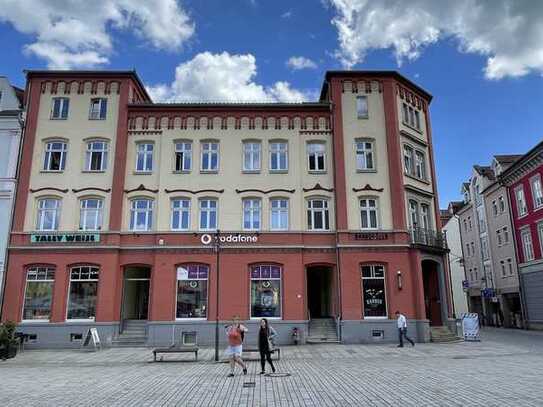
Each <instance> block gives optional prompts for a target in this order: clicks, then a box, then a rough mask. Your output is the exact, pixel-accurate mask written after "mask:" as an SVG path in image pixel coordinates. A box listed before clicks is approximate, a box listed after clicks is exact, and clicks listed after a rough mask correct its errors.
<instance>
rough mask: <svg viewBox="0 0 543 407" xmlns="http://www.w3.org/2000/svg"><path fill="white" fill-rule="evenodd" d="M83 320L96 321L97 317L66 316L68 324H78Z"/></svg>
mask: <svg viewBox="0 0 543 407" xmlns="http://www.w3.org/2000/svg"><path fill="white" fill-rule="evenodd" d="M81 322H95V318H73V319H68V318H66V323H67V324H77V323H81Z"/></svg>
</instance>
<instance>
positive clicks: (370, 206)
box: [360, 198, 379, 229]
mask: <svg viewBox="0 0 543 407" xmlns="http://www.w3.org/2000/svg"><path fill="white" fill-rule="evenodd" d="M360 225H361V228H362V229H378V228H379V207H378V205H377V199H374V198H363V199H361V200H360Z"/></svg>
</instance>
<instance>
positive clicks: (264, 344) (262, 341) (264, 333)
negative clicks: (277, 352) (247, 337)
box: [258, 318, 277, 374]
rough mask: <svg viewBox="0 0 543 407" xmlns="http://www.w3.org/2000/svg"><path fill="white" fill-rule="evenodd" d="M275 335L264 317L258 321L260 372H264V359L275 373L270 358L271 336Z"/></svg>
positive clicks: (271, 348)
mask: <svg viewBox="0 0 543 407" xmlns="http://www.w3.org/2000/svg"><path fill="white" fill-rule="evenodd" d="M276 336H277V332H275V329H273V328H272V327H271V326H270V325H269V324H268V320H267V319H266V318H262V320H261V321H260V330H259V331H258V350H259V351H260V366H261V367H262V371H261V372H260V374H264V373H266V360H267V361H268V363H269V364H270V366H271V369H272V372H274V373H275V366H273V362H272V359H271V352H272V350H273V338H275V337H276Z"/></svg>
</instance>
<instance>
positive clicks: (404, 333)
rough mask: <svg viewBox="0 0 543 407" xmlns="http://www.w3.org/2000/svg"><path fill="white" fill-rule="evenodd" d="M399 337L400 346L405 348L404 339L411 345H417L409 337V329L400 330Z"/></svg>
mask: <svg viewBox="0 0 543 407" xmlns="http://www.w3.org/2000/svg"><path fill="white" fill-rule="evenodd" d="M398 336H399V337H400V346H403V338H405V339H406V340H407V341H408V342H409V343H410V344H411V345H415V342H413V340H412V339H411V338H410V337H408V336H407V328H398Z"/></svg>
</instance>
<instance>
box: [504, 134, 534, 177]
mask: <svg viewBox="0 0 543 407" xmlns="http://www.w3.org/2000/svg"><path fill="white" fill-rule="evenodd" d="M542 154H543V141H541V142H539V143H538V144H536V145H535V146H534V147H532V148H531V149H530V150H529V151H528V152H527V153H526V154H524V155H522V156H521V157H520V158H518V159H517V160H515V162H514V163H513V164H511V165H510V166H509V167H508V168H507V169H506V170H505V171H504V172H502V173H501V174H500V177H499V178H500V181H502V182H504V183H506V184H507V183H509V182H512V181H513V180H514V179H515V176H514V175H513V174H514V173H515V172H516V171H517V170H519V169H521V168H522V167H523V166H524V165H525V164H527V163H528V162H529V161H530V160H531V159H534V158H537V157H538V156H541V155H542Z"/></svg>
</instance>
